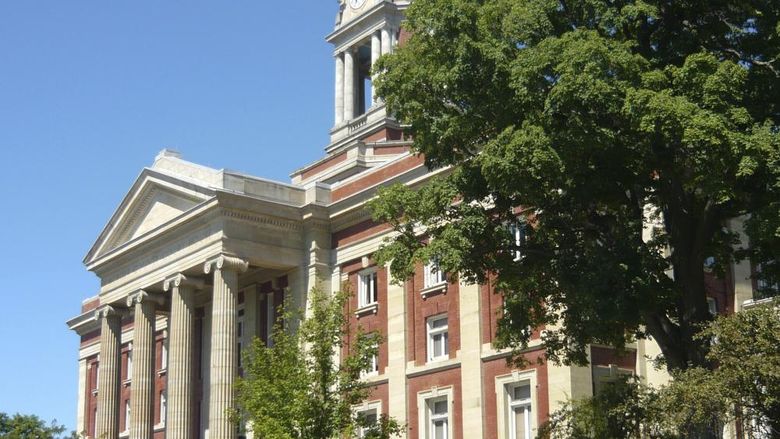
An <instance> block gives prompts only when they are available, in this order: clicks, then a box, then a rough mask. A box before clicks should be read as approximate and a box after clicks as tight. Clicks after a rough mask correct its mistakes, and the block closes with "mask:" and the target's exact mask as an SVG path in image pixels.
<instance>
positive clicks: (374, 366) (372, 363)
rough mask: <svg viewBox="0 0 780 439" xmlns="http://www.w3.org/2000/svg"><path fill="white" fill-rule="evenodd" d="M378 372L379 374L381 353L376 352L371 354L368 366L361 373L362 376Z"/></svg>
mask: <svg viewBox="0 0 780 439" xmlns="http://www.w3.org/2000/svg"><path fill="white" fill-rule="evenodd" d="M377 352H379V348H378V347H377ZM378 374H379V355H378V354H374V355H372V356H371V359H370V360H369V363H368V368H367V369H366V370H364V371H363V372H362V373H361V374H360V375H361V377H369V376H373V375H378Z"/></svg>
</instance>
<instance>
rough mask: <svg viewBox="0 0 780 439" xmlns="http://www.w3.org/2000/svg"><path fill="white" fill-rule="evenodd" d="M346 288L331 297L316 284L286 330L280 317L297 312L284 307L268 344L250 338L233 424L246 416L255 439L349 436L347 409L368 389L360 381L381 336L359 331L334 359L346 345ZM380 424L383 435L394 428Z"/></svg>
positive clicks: (354, 420) (351, 424) (352, 423)
mask: <svg viewBox="0 0 780 439" xmlns="http://www.w3.org/2000/svg"><path fill="white" fill-rule="evenodd" d="M348 297H349V294H348V293H336V294H334V295H333V296H332V297H331V296H328V295H327V294H325V293H324V292H322V291H320V290H318V289H314V290H312V291H311V293H310V294H309V300H310V316H309V317H308V318H306V319H305V320H303V322H302V323H301V325H300V327H299V328H298V330H297V331H295V332H292V331H290V330H289V328H286V327H285V325H284V324H283V322H289V321H292V320H293V319H294V318H297V317H299V316H300V313H301V311H295V312H293V311H287V312H285V313H284V318H283V319H281V321H280V322H277V324H276V325H275V326H274V331H273V336H272V340H273V343H272V345H271V346H266V345H265V344H264V343H263V342H262V341H260V340H259V339H255V340H254V342H253V344H252V346H251V348H250V349H249V350H248V352H247V353H246V355H245V360H244V363H243V364H244V376H243V377H242V378H240V379H239V380H238V384H237V401H238V406H239V412H237V413H236V414H235V419H236V421H237V422H239V421H240V420H244V421H247V422H248V424H249V428H250V429H251V430H252V431H253V432H254V434H255V437H259V438H274V439H285V438H287V439H330V438H333V437H336V436H338V435H342V434H349V433H350V432H351V431H353V430H354V429H355V428H356V426H357V425H358V424H359V422H360V420H359V419H358V417H357V416H356V414H355V413H354V411H353V408H354V406H355V405H357V404H359V403H361V402H362V401H363V400H364V399H365V398H366V397H367V396H368V394H369V390H370V389H369V387H367V386H366V385H365V383H363V382H361V380H360V372H361V371H363V370H366V369H367V368H368V365H369V361H370V359H371V356H372V355H374V354H376V352H377V346H378V343H379V341H380V340H379V337H378V335H377V334H375V333H371V334H366V333H363V332H362V331H359V332H358V334H357V336H356V337H355V338H354V340H353V342H352V344H351V346H350V352H349V354H348V355H347V356H346V357H344V358H341V361H340V362H339V361H338V359H337V358H336V357H334V354H336V353H339V352H340V351H341V349H342V347H344V337H343V334H344V333H345V332H346V331H347V330H348V327H347V325H348V321H347V319H346V318H345V315H344V312H343V311H344V306H345V304H346V301H347V299H348ZM384 422H385V424H382V425H380V427H381V428H383V429H384V430H382V431H385V432H388V435H386V436H375V437H377V438H379V437H382V438H389V437H390V433H397V432H398V428H399V427H398V425H397V423H395V421H392V420H389V419H388V420H385V421H384Z"/></svg>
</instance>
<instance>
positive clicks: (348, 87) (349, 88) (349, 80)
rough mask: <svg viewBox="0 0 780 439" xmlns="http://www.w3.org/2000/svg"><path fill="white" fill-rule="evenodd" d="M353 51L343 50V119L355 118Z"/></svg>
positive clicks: (350, 49)
mask: <svg viewBox="0 0 780 439" xmlns="http://www.w3.org/2000/svg"><path fill="white" fill-rule="evenodd" d="M355 82H356V81H355V53H354V51H353V50H352V48H351V47H350V48H349V49H347V50H345V51H344V120H346V121H350V120H352V119H354V118H355Z"/></svg>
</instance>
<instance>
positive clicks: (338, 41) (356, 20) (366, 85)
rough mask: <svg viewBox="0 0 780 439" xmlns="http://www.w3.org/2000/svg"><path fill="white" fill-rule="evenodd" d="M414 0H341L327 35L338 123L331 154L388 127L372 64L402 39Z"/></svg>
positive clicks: (332, 134)
mask: <svg viewBox="0 0 780 439" xmlns="http://www.w3.org/2000/svg"><path fill="white" fill-rule="evenodd" d="M409 3H410V1H409V0H406V1H401V0H340V1H339V13H338V16H337V18H336V28H335V30H334V31H333V32H332V33H331V34H330V35H328V36H327V37H326V39H327V41H328V42H329V43H331V44H332V45H333V47H334V52H333V56H334V64H335V68H336V72H335V73H336V75H335V79H336V80H335V82H336V83H335V93H334V97H335V105H334V110H335V117H334V119H335V123H334V126H333V128H332V129H331V132H330V145H329V146H328V148H327V149H326V151H327V152H328V153H334V152H337V151H341V150H343V149H344V147H345V146H346V145H348V144H352V143H354V142H355V141H359V140H360V139H361V138H363V137H365V136H366V135H367V134H371V133H372V132H375V131H376V130H377V129H381V128H383V127H387V126H393V127H395V128H398V126H397V123H396V122H395V121H394V120H392V119H391V118H388V117H387V114H386V112H385V106H384V104H383V103H382V102H381V100H380V99H378V98H377V96H376V93H375V92H374V90H373V86H372V85H373V84H372V75H371V74H372V66H373V65H374V63H376V60H377V59H378V58H379V57H380V56H381V55H384V54H387V53H390V52H392V51H393V48H394V47H395V45H396V44H397V43H398V39H399V34H400V29H401V20H402V19H403V15H404V11H405V10H406V8H407V7H408V6H409Z"/></svg>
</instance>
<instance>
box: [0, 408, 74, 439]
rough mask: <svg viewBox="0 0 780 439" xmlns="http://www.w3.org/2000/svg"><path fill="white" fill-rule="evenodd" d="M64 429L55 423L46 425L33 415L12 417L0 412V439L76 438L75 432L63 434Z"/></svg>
mask: <svg viewBox="0 0 780 439" xmlns="http://www.w3.org/2000/svg"><path fill="white" fill-rule="evenodd" d="M65 432H66V428H65V426H63V425H58V424H57V422H56V421H52V422H51V423H50V424H48V425H47V424H46V422H44V421H43V420H42V419H41V418H39V417H38V416H35V415H22V414H19V413H17V414H15V415H13V416H11V415H8V414H6V413H1V412H0V438H2V439H65V438H73V439H75V438H78V437H79V436H78V435H77V434H76V433H75V432H71V433H70V434H67V435H66V434H65Z"/></svg>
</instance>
